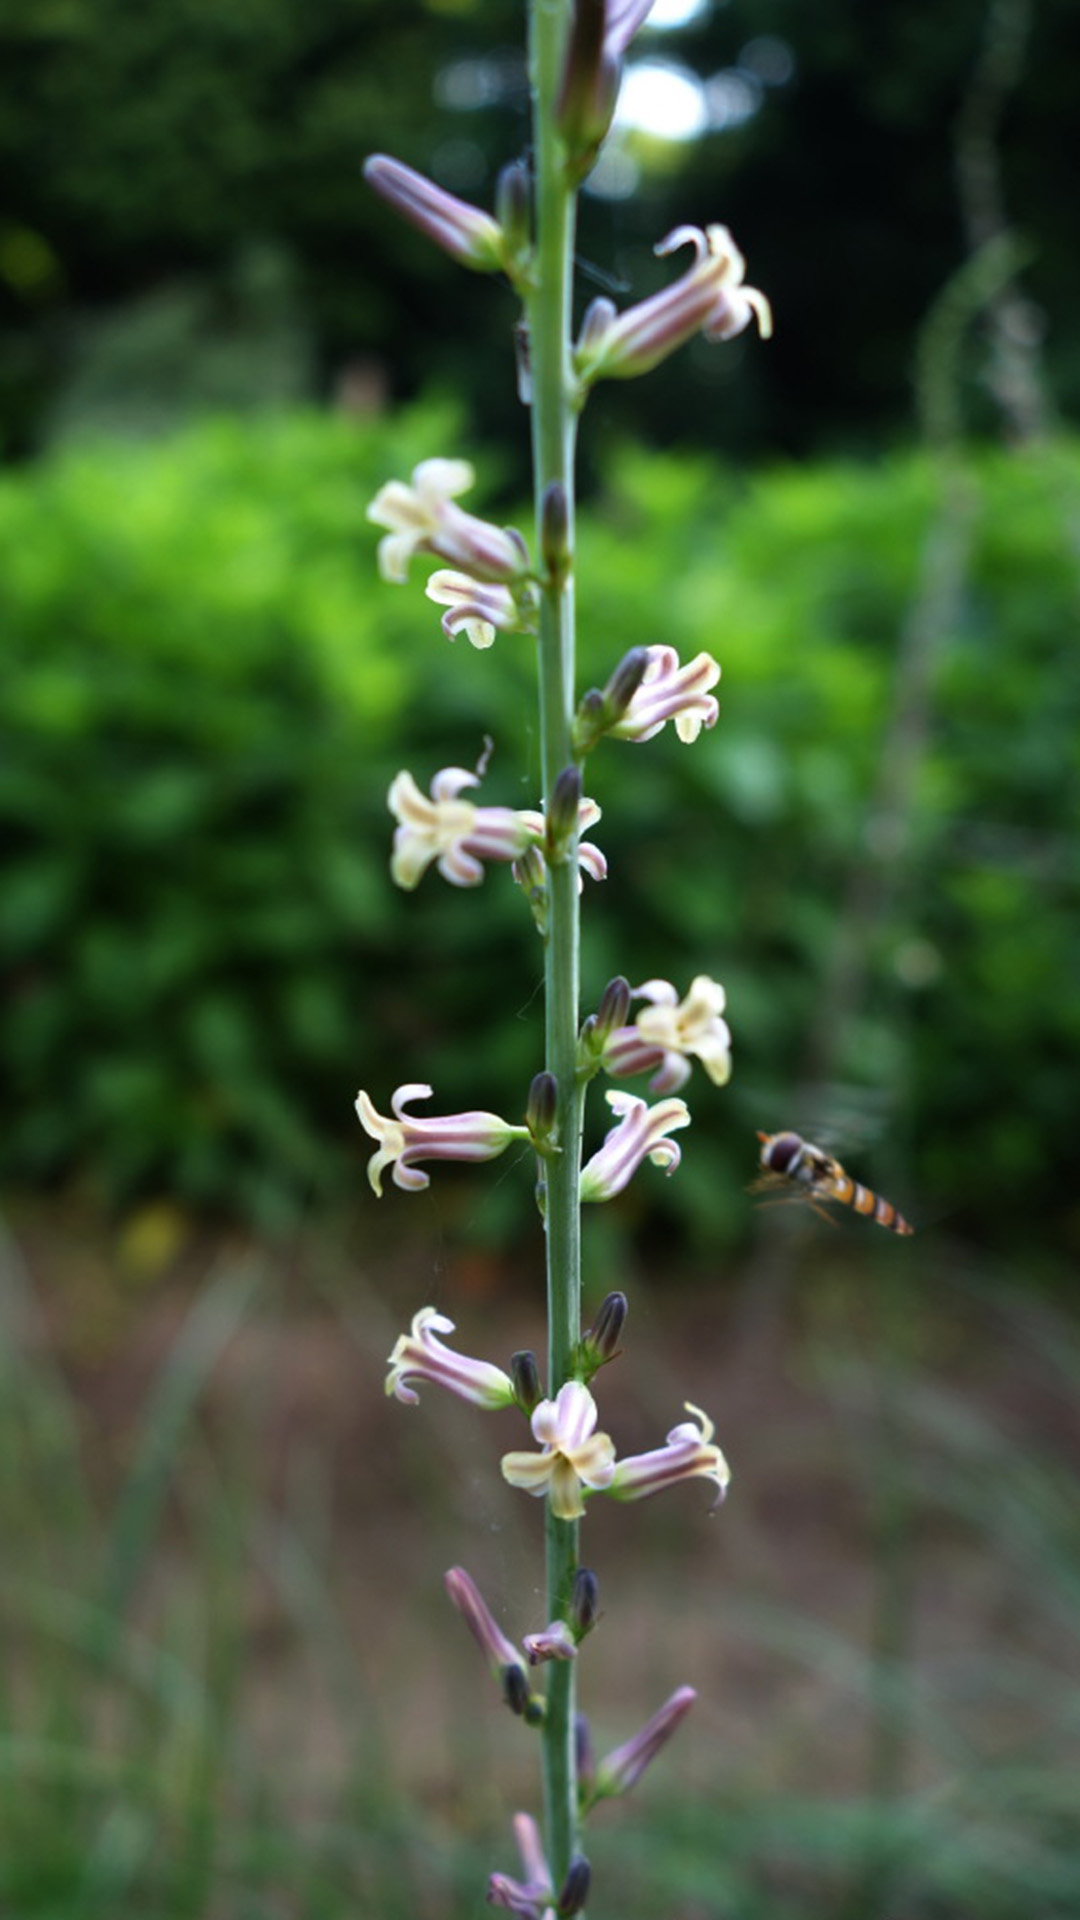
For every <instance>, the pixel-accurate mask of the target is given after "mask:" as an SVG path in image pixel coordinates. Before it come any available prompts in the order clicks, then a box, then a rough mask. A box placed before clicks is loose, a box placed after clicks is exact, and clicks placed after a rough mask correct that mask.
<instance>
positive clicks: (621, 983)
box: [596, 973, 630, 1041]
mask: <svg viewBox="0 0 1080 1920" xmlns="http://www.w3.org/2000/svg"><path fill="white" fill-rule="evenodd" d="M629 1017H630V982H629V980H625V979H624V978H623V976H622V974H621V973H617V974H616V975H615V978H614V980H609V981H608V983H607V986H606V987H605V988H604V991H603V993H602V994H601V996H600V1005H599V1006H598V1008H597V1010H596V1035H597V1039H598V1040H600V1041H604V1040H606V1039H607V1037H608V1034H609V1033H612V1032H613V1031H614V1029H615V1028H616V1027H625V1025H626V1022H627V1020H628V1019H629Z"/></svg>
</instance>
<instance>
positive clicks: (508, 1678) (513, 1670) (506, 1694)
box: [502, 1666, 532, 1719]
mask: <svg viewBox="0 0 1080 1920" xmlns="http://www.w3.org/2000/svg"><path fill="white" fill-rule="evenodd" d="M502 1692H503V1699H504V1700H505V1701H506V1704H507V1706H508V1707H509V1709H510V1711H511V1713H516V1714H517V1716H518V1718H519V1719H524V1718H525V1716H526V1715H527V1713H528V1710H529V1702H530V1700H531V1699H532V1692H531V1690H530V1687H529V1682H528V1679H527V1677H526V1674H525V1669H524V1667H511V1666H506V1667H504V1668H503V1672H502Z"/></svg>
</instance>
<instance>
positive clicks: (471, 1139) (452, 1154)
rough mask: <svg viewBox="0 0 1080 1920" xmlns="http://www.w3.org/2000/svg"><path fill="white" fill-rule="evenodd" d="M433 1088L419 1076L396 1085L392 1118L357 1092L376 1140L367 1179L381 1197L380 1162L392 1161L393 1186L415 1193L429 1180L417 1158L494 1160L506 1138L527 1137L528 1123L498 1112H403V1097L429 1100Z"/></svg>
mask: <svg viewBox="0 0 1080 1920" xmlns="http://www.w3.org/2000/svg"><path fill="white" fill-rule="evenodd" d="M433 1092H434V1089H433V1088H432V1087H429V1086H425V1085H424V1084H423V1082H421V1081H414V1082H409V1083H407V1084H406V1085H405V1086H403V1087H398V1089H397V1091H396V1093H394V1094H392V1095H391V1099H390V1105H391V1108H392V1110H393V1114H394V1118H393V1119H392V1120H388V1119H386V1118H385V1117H384V1116H383V1115H382V1114H381V1113H377V1112H376V1110H375V1108H374V1106H373V1105H372V1103H371V1100H370V1098H369V1096H368V1095H367V1094H366V1093H365V1092H364V1089H363V1088H362V1087H361V1089H360V1092H359V1093H358V1094H357V1096H356V1111H357V1115H358V1116H359V1120H360V1125H361V1126H362V1127H363V1129H364V1132H365V1133H369V1134H370V1135H371V1138H372V1139H373V1140H377V1141H378V1143H379V1144H378V1150H377V1152H375V1153H373V1154H372V1156H371V1159H370V1160H369V1161H368V1179H369V1180H370V1182H371V1185H372V1188H373V1190H374V1192H375V1193H376V1194H377V1195H378V1196H379V1197H380V1199H381V1197H382V1172H383V1168H384V1167H389V1166H393V1169H394V1185H395V1186H396V1187H402V1188H404V1190H405V1192H406V1193H419V1192H421V1191H422V1189H423V1188H424V1187H427V1186H430V1184H431V1182H430V1179H429V1176H428V1175H427V1174H426V1173H421V1172H420V1170H419V1168H418V1167H417V1165H416V1162H417V1161H418V1160H465V1161H468V1162H470V1163H471V1162H475V1161H478V1160H495V1159H497V1158H498V1156H499V1154H500V1153H505V1152H506V1149H507V1147H508V1146H509V1145H510V1143H511V1141H513V1140H527V1139H528V1137H529V1129H528V1127H513V1126H511V1125H510V1122H509V1121H508V1120H501V1119H500V1118H499V1115H498V1114H497V1113H482V1112H477V1113H447V1114H443V1115H441V1116H440V1117H439V1118H438V1119H428V1120H418V1119H416V1118H415V1117H414V1116H413V1115H412V1114H411V1113H406V1112H405V1105H406V1102H407V1101H411V1100H430V1098H431V1095H432V1093H433Z"/></svg>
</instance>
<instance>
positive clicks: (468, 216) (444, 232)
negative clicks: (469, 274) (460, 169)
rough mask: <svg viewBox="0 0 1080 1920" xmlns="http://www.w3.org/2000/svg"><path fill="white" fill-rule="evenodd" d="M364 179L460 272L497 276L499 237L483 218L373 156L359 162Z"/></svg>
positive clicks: (502, 255)
mask: <svg viewBox="0 0 1080 1920" xmlns="http://www.w3.org/2000/svg"><path fill="white" fill-rule="evenodd" d="M364 178H365V180H366V181H367V183H368V185H369V187H374V189H375V191H376V193H377V194H379V195H380V196H381V197H382V199H384V200H386V201H388V202H389V204H390V206H392V207H393V208H395V210H396V211H397V212H398V213H400V214H403V215H404V217H405V219H406V220H408V221H410V222H411V224H412V225H413V226H414V227H419V229H420V232H421V233H425V234H427V237H428V239H429V240H434V242H435V244H436V246H439V247H442V249H443V251H444V253H448V254H450V255H451V257H452V258H453V259H455V260H457V261H460V263H461V265H462V266H463V267H472V268H474V269H475V270H476V272H478V273H497V272H498V271H499V269H500V267H503V266H505V264H506V245H505V239H504V236H503V232H502V229H501V228H500V226H499V224H498V222H497V221H495V220H493V219H492V218H491V215H490V214H489V213H482V212H481V210H480V208H479V207H473V206H470V205H469V203H468V201H466V200H459V199H458V198H457V196H456V195H455V194H452V193H447V192H446V191H445V189H444V188H442V187H437V186H436V185H435V182H434V181H433V180H428V179H427V178H426V177H425V175H424V174H422V173H417V172H416V171H415V169H414V168H413V167H406V166H404V165H403V164H402V162H401V161H400V160H392V159H391V158H390V156H389V155H388V154H385V153H373V154H372V155H371V157H370V159H368V160H365V162H364Z"/></svg>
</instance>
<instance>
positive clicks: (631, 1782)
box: [595, 1687, 697, 1800]
mask: <svg viewBox="0 0 1080 1920" xmlns="http://www.w3.org/2000/svg"><path fill="white" fill-rule="evenodd" d="M696 1699H697V1694H696V1693H695V1692H694V1689H693V1687H678V1688H676V1690H675V1692H674V1693H673V1694H672V1696H671V1698H670V1700H666V1701H665V1702H664V1705H663V1706H662V1707H661V1708H660V1710H659V1712H658V1713H654V1714H653V1717H652V1719H651V1720H647V1721H646V1723H645V1725H644V1726H643V1727H642V1728H641V1730H640V1731H639V1732H638V1733H636V1734H635V1735H634V1737H633V1739H632V1740H627V1741H626V1743H625V1744H624V1745H623V1746H621V1747H616V1749H615V1751H614V1753H609V1754H608V1756H607V1759H606V1760H604V1761H602V1762H601V1764H600V1770H599V1772H598V1774H597V1776H596V1788H595V1798H596V1799H598V1800H607V1799H611V1798H613V1797H615V1796H616V1795H618V1794H622V1793H629V1791H630V1788H631V1787H633V1786H635V1785H636V1784H637V1782H638V1781H639V1780H640V1778H641V1776H642V1774H643V1773H644V1771H645V1769H646V1767H647V1766H649V1764H650V1762H651V1761H653V1760H654V1759H655V1758H656V1755H657V1754H658V1753H659V1751H660V1749H661V1747H664V1746H666V1745H667V1743H668V1741H669V1740H670V1739H671V1736H672V1734H673V1733H674V1732H675V1729H676V1727H677V1726H678V1725H679V1723H680V1721H681V1720H683V1719H684V1718H685V1716H686V1715H687V1714H688V1713H689V1711H690V1709H691V1707H692V1706H693V1704H694V1701H695V1700H696Z"/></svg>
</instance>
